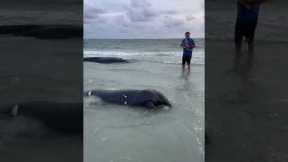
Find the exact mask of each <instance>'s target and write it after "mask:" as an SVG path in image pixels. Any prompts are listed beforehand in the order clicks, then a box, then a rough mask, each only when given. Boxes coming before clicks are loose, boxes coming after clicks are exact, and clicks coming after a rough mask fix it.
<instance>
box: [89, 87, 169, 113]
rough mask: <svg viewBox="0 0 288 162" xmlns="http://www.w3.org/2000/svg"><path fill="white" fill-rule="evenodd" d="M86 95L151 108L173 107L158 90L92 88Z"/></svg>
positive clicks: (120, 103)
mask: <svg viewBox="0 0 288 162" xmlns="http://www.w3.org/2000/svg"><path fill="white" fill-rule="evenodd" d="M85 96H97V97H99V98H101V99H102V100H103V101H104V102H107V103H112V104H118V105H129V106H140V107H145V108H149V109H156V108H161V107H163V106H169V107H171V104H170V102H169V100H168V99H167V98H166V97H165V96H164V95H163V94H161V93H160V92H158V91H156V90H150V89H146V90H92V91H88V92H86V93H85Z"/></svg>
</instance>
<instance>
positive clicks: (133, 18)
mask: <svg viewBox="0 0 288 162" xmlns="http://www.w3.org/2000/svg"><path fill="white" fill-rule="evenodd" d="M185 31H190V32H191V33H192V37H203V36H204V0H84V37H85V38H124V39H125V38H182V37H183V33H184V32H185Z"/></svg>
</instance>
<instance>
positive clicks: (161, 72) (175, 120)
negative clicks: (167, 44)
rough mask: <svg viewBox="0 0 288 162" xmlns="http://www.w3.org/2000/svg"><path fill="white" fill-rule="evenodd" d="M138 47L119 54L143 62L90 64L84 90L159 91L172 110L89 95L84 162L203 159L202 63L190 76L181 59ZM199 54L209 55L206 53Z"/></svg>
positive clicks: (86, 66)
mask: <svg viewBox="0 0 288 162" xmlns="http://www.w3.org/2000/svg"><path fill="white" fill-rule="evenodd" d="M171 42H172V41H171ZM173 43H174V44H176V42H173ZM154 48H155V47H154ZM113 50H114V49H113ZM170 50H171V49H170ZM174 50H175V52H176V49H174ZM119 51H120V52H123V51H124V52H125V53H127V51H125V50H122V49H119ZM139 51H140V52H139V53H141V54H139V53H138V54H135V53H136V52H135V51H133V52H134V54H133V55H132V56H129V57H127V55H126V56H125V55H124V56H122V55H119V56H122V57H124V58H128V59H130V58H133V59H136V60H138V61H137V62H134V63H130V64H109V65H107V64H97V63H86V62H85V63H84V90H91V89H115V90H118V89H156V90H158V91H160V92H161V93H163V94H164V95H165V96H166V97H167V98H168V99H169V100H170V101H171V103H172V105H173V108H172V109H164V110H162V111H157V112H156V111H145V110H144V109H141V108H131V107H126V106H118V105H110V104H105V103H103V102H102V101H100V100H99V99H97V98H94V97H85V98H84V104H85V112H84V117H85V123H84V125H85V129H84V130H85V133H84V138H85V143H84V144H85V149H84V150H85V151H84V157H85V162H95V161H96V162H98V161H99V162H129V161H131V162H147V161H151V162H154V161H155V162H156V161H157V162H202V161H204V66H203V64H202V63H201V62H194V64H193V65H192V67H191V74H190V75H189V76H188V75H186V74H184V75H182V72H181V65H180V64H179V61H180V59H181V57H178V56H177V55H172V56H170V55H156V54H157V53H158V52H154V54H153V52H152V50H151V51H149V50H139ZM106 52H107V51H106ZM145 52H146V53H147V52H150V54H149V55H150V57H149V56H147V55H146V54H145ZM107 53H109V52H107ZM143 53H144V54H143ZM102 54H103V53H102ZM198 55H199V56H201V55H203V56H202V58H204V52H203V51H202V52H201V50H200V52H199V53H198ZM95 56H99V53H98V54H95ZM112 56H113V55H112ZM166 58H169V59H170V60H171V61H170V62H166ZM202 58H201V59H202ZM154 59H156V61H155V60H154ZM201 59H200V60H201ZM161 60H162V61H161ZM203 60H204V59H203ZM203 60H201V61H202V62H204V61H203ZM194 61H195V60H194Z"/></svg>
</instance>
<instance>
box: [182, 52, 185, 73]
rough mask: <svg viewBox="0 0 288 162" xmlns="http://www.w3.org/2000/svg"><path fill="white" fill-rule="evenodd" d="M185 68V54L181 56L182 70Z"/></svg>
mask: <svg viewBox="0 0 288 162" xmlns="http://www.w3.org/2000/svg"><path fill="white" fill-rule="evenodd" d="M184 69H185V56H184V55H183V56H182V71H183V72H184Z"/></svg>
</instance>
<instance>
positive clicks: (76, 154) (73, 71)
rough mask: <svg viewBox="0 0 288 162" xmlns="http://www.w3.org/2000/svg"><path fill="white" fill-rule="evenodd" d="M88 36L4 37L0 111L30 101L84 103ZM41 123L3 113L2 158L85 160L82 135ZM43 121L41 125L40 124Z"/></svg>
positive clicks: (0, 40) (0, 129)
mask: <svg viewBox="0 0 288 162" xmlns="http://www.w3.org/2000/svg"><path fill="white" fill-rule="evenodd" d="M81 42H82V40H81V39H76V38H75V39H64V40H61V39H60V40H39V39H35V38H32V37H11V36H2V37H1V38H0V48H1V53H2V57H1V60H0V74H1V75H0V99H1V104H0V111H3V109H2V108H3V107H2V106H4V105H7V104H13V103H22V102H30V101H38V100H40V101H53V102H55V101H58V102H81V101H82V95H80V94H82V66H81V65H82V64H81V63H80V62H81V60H82V43H81ZM31 120H32V121H31ZM41 124H42V123H41V121H38V120H35V121H33V119H30V118H23V117H21V116H19V117H18V116H17V117H15V118H11V117H10V116H8V115H7V114H2V113H1V115H0V132H1V133H0V160H1V161H23V160H25V161H31V162H33V161H35V162H36V161H47V162H48V161H55V162H56V161H59V162H60V161H61V162H62V161H70V162H73V161H75V162H76V161H77V162H78V161H81V160H82V158H83V156H82V152H83V139H82V136H81V135H70V134H58V132H55V131H53V130H49V129H47V128H46V127H45V126H43V125H41ZM39 125H40V126H39Z"/></svg>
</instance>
